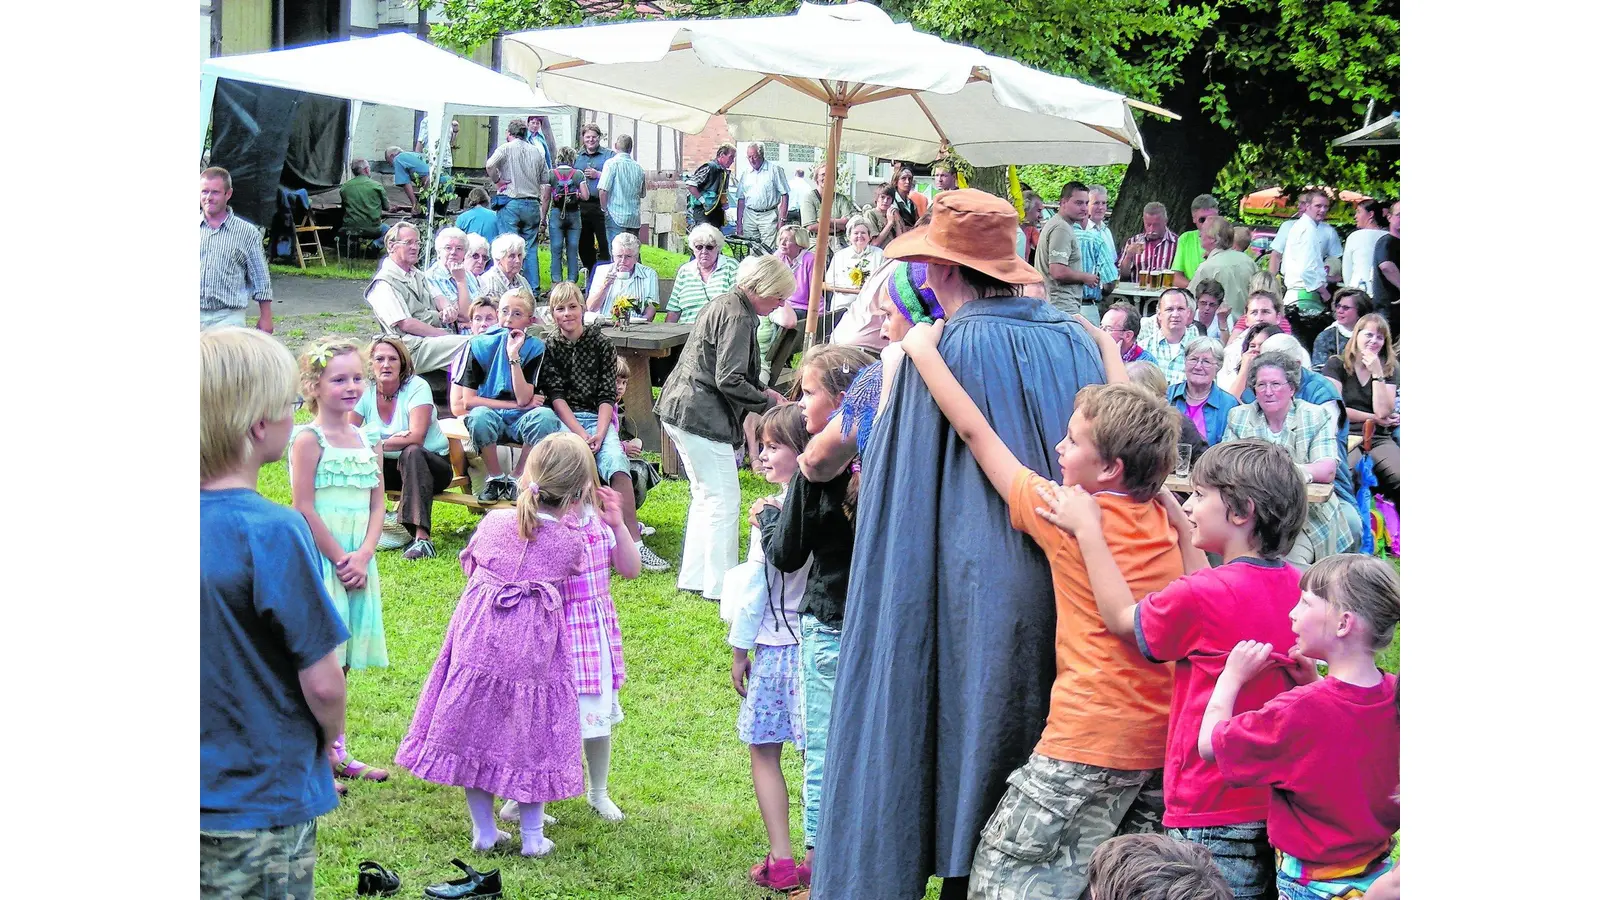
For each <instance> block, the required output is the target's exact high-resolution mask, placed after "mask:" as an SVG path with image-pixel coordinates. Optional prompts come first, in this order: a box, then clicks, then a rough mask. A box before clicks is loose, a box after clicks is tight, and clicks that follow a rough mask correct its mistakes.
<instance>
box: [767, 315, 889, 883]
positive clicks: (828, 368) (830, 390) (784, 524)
mask: <svg viewBox="0 0 1600 900" xmlns="http://www.w3.org/2000/svg"><path fill="white" fill-rule="evenodd" d="M871 362H872V357H871V356H869V355H867V352H866V351H864V350H858V349H856V348H854V347H841V346H838V345H836V344H823V345H819V346H816V347H812V348H811V349H810V350H808V351H806V355H805V358H804V359H803V360H802V361H801V363H800V387H801V390H802V391H803V395H802V397H801V400H800V409H801V411H802V420H803V422H804V424H805V430H806V434H807V435H816V434H817V433H819V432H821V431H822V430H823V429H824V428H825V427H827V424H828V419H829V418H830V417H831V416H832V415H833V414H834V411H835V410H837V409H838V408H839V404H840V402H841V401H842V400H843V399H844V395H845V392H846V391H847V390H849V388H850V384H851V382H853V381H854V380H855V379H856V377H857V376H858V375H860V374H861V370H862V369H864V368H866V367H867V365H868V364H869V363H871ZM859 479H860V473H859V472H858V471H855V470H854V469H853V467H852V469H847V470H846V471H843V472H841V473H839V474H838V475H837V476H836V477H834V478H832V479H830V480H828V481H825V482H820V483H818V482H812V481H808V480H807V479H806V477H805V476H804V475H802V474H800V473H799V472H796V473H795V474H794V475H793V476H792V477H790V479H789V488H788V490H787V491H786V492H785V494H784V497H783V500H782V501H781V502H780V501H777V500H773V499H769V498H762V499H760V500H757V501H756V502H755V504H754V505H753V506H752V507H751V508H750V520H751V524H753V525H757V526H758V527H760V529H761V549H762V551H763V552H764V553H765V554H766V557H767V561H768V562H769V563H771V564H772V565H773V567H774V568H776V569H777V570H778V571H780V572H798V571H800V569H801V568H803V567H804V566H806V565H807V563H808V562H809V564H810V566H811V568H810V571H809V572H808V573H807V576H806V590H805V596H804V597H803V598H802V600H801V603H800V612H801V613H802V615H801V619H800V662H801V677H802V680H803V682H804V684H805V722H806V755H805V790H804V791H803V792H802V793H803V795H804V797H805V815H804V821H805V836H806V848H807V855H806V860H805V866H804V871H805V872H807V874H809V871H810V866H811V863H812V859H811V848H813V847H815V846H816V836H817V820H818V811H819V810H820V809H821V805H822V764H823V759H824V756H825V755H826V752H827V741H828V717H829V710H830V708H831V706H832V703H833V686H834V675H835V672H836V671H837V666H838V660H839V636H840V630H841V629H842V628H843V626H844V603H845V595H846V593H847V591H848V589H849V584H850V563H851V559H852V557H853V548H854V545H855V521H854V520H855V504H856V491H857V488H858V485H859Z"/></svg>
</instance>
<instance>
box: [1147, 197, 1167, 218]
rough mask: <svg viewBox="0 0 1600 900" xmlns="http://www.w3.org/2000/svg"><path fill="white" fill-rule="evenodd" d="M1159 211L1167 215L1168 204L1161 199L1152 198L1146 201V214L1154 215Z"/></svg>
mask: <svg viewBox="0 0 1600 900" xmlns="http://www.w3.org/2000/svg"><path fill="white" fill-rule="evenodd" d="M1157 213H1160V214H1161V215H1163V216H1164V215H1166V214H1167V205H1166V204H1165V203H1162V202H1161V201H1160V200H1151V201H1150V202H1149V203H1146V204H1145V205H1144V214H1145V215H1147V216H1153V215H1155V214H1157Z"/></svg>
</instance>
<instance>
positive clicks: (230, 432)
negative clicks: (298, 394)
mask: <svg viewBox="0 0 1600 900" xmlns="http://www.w3.org/2000/svg"><path fill="white" fill-rule="evenodd" d="M295 384H296V378H295V363H294V357H293V356H290V355H289V351H288V350H286V349H285V348H284V346H283V345H282V344H280V343H278V342H277V340H276V339H274V338H273V337H272V336H271V335H268V334H266V333H265V332H262V331H258V330H256V329H254V328H218V329H215V330H213V331H205V332H201V334H200V479H201V480H202V481H207V480H211V479H214V478H220V477H222V476H224V475H228V474H230V473H232V472H234V471H236V470H238V469H239V467H240V466H242V465H244V462H245V457H246V456H247V455H248V454H249V452H250V428H251V427H252V426H253V425H255V424H256V423H257V422H260V421H262V420H265V419H278V418H281V417H282V416H284V415H286V414H288V412H289V407H290V404H292V403H294V397H295Z"/></svg>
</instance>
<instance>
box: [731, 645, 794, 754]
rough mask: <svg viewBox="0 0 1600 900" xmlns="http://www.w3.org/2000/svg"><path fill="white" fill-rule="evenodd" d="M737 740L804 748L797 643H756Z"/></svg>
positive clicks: (740, 715)
mask: <svg viewBox="0 0 1600 900" xmlns="http://www.w3.org/2000/svg"><path fill="white" fill-rule="evenodd" d="M738 727H739V740H741V741H743V742H744V743H746V744H781V743H786V742H787V743H790V744H793V745H794V746H795V749H797V750H805V748H806V727H805V694H804V688H803V687H802V684H801V679H800V645H799V644H788V645H786V646H782V647H769V646H767V645H766V644H757V645H756V656H755V659H754V660H753V661H752V662H751V665H750V678H749V680H748V682H747V683H746V685H745V698H744V702H743V703H741V704H740V705H739V726H738Z"/></svg>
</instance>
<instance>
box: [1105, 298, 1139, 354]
mask: <svg viewBox="0 0 1600 900" xmlns="http://www.w3.org/2000/svg"><path fill="white" fill-rule="evenodd" d="M1100 328H1101V330H1103V331H1105V333H1106V334H1109V335H1111V339H1112V340H1114V341H1116V342H1117V347H1118V348H1120V349H1121V350H1122V361H1123V362H1124V363H1131V362H1134V361H1135V360H1140V359H1148V358H1149V356H1150V354H1148V353H1146V352H1144V348H1143V347H1141V346H1139V343H1138V337H1139V311H1138V310H1136V309H1134V308H1133V305H1132V304H1130V303H1128V302H1126V301H1123V300H1118V301H1117V302H1116V303H1113V304H1111V308H1110V309H1107V310H1106V311H1105V313H1104V314H1103V315H1101V316H1100Z"/></svg>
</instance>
